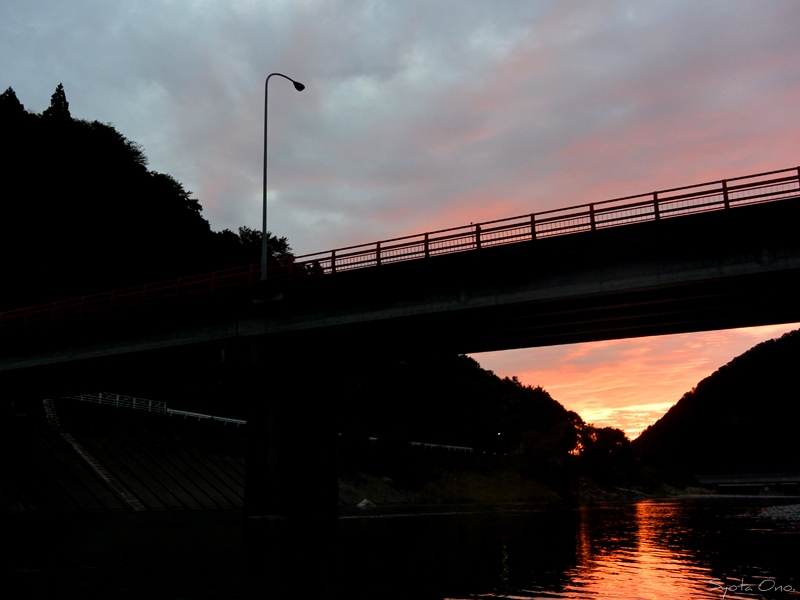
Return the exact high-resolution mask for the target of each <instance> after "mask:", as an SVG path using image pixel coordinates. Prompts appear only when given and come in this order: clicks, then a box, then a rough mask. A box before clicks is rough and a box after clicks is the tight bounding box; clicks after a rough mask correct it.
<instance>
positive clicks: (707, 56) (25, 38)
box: [0, 0, 800, 435]
mask: <svg viewBox="0 0 800 600" xmlns="http://www.w3.org/2000/svg"><path fill="white" fill-rule="evenodd" d="M798 23H800V2H797V1H795V0H789V1H779V0H771V1H770V2H763V1H753V2H737V1H734V0H722V1H716V2H715V1H711V0H709V1H704V2H698V1H697V0H687V1H673V2H670V1H666V0H665V1H659V2H646V3H645V2H626V1H613V0H609V1H604V2H589V1H583V2H569V1H563V0H560V1H554V2H545V1H541V2H536V1H528V0H526V1H523V2H513V1H505V2H489V1H485V2H470V1H465V0H457V1H456V0H454V1H437V0H419V1H411V0H408V1H403V2H377V1H375V2H369V1H365V2H356V1H352V2H337V1H334V0H319V1H316V0H291V1H288V0H287V1H256V0H228V1H226V2H212V1H210V0H115V1H114V2H108V1H107V0H71V1H70V2H64V1H63V0H29V1H26V2H19V1H18V0H0V56H2V60H1V61H0V88H1V89H5V88H6V87H8V86H11V87H13V88H14V90H15V91H16V92H17V95H18V97H19V99H20V100H21V101H22V102H23V103H24V104H25V107H26V108H27V109H29V110H32V111H36V112H40V111H42V110H43V109H45V108H46V107H47V106H48V104H49V100H50V95H51V93H52V92H53V90H54V89H55V87H56V85H57V84H58V83H59V82H62V83H63V84H64V87H65V89H66V94H67V98H68V100H69V102H70V109H71V111H72V114H73V116H75V117H79V118H87V119H97V120H100V121H104V122H111V123H113V124H114V125H115V126H116V127H117V128H118V129H119V130H120V131H121V132H122V133H123V134H125V135H126V136H128V137H129V138H131V139H133V140H135V141H137V142H139V143H140V144H142V146H143V147H144V150H145V152H146V153H147V155H148V156H149V158H150V168H152V169H154V170H156V171H161V172H166V173H169V174H171V175H173V176H175V177H176V178H177V179H178V180H179V181H181V182H182V183H183V184H184V185H185V186H186V187H187V189H189V190H192V191H193V192H194V194H195V196H196V197H197V198H198V199H199V200H200V202H201V203H202V205H203V207H204V211H205V212H204V214H205V216H206V218H208V220H209V221H210V223H211V226H212V228H213V229H216V230H220V229H223V228H226V227H227V228H232V229H235V228H237V227H238V226H239V225H249V226H252V227H258V226H259V224H260V210H261V160H262V154H261V152H262V144H263V140H262V133H263V102H264V98H263V84H264V83H263V82H264V78H265V77H266V75H267V74H269V73H270V72H273V71H278V72H282V73H285V74H287V75H289V76H291V77H294V78H296V79H298V80H299V81H302V82H303V83H304V84H306V86H307V88H306V90H305V91H304V92H302V93H298V92H296V91H295V90H294V89H293V88H292V86H291V85H290V84H289V83H288V82H286V81H284V80H281V79H273V80H272V81H271V82H270V104H269V107H270V135H269V141H270V145H269V147H270V164H269V169H270V195H269V198H270V208H269V211H270V212H269V222H270V225H269V227H270V229H271V230H272V231H273V232H275V233H277V234H279V235H285V236H287V237H288V238H289V241H290V243H291V245H292V246H293V248H294V250H295V252H296V253H298V254H303V253H308V252H314V251H319V250H325V249H328V248H332V247H336V246H343V245H351V244H356V243H360V242H368V241H371V240H375V239H381V238H388V237H395V236H399V235H403V234H410V233H416V232H420V231H425V230H432V229H438V228H442V227H448V226H456V225H461V224H465V223H469V222H476V221H482V220H487V219H493V218H500V217H506V216H512V215H515V214H523V213H529V212H533V211H540V210H545V209H549V208H555V207H560V206H567V205H570V204H578V203H583V202H589V201H597V200H603V199H607V198H610V197H615V196H624V195H629V194H635V193H643V192H649V191H653V190H658V189H663V188H668V187H674V186H679V185H684V184H691V183H696V182H701V181H707V180H714V179H720V178H723V177H733V176H737V175H745V174H748V173H754V172H759V171H767V170H773V169H780V168H785V167H792V166H797V165H798V164H800V152H798V140H800V118H799V117H798V110H799V109H800V60H798V58H800V35H798V33H797V26H798ZM788 329H792V327H790V326H785V327H784V326H781V327H775V328H769V329H759V330H741V331H729V332H717V333H701V334H694V335H680V336H668V337H663V338H650V339H642V340H628V341H615V342H603V343H598V344H587V345H578V346H565V347H556V348H545V349H534V350H519V351H514V352H504V353H495V354H493V355H478V356H476V358H478V360H479V361H480V362H481V363H482V364H483V365H484V366H486V367H487V368H491V369H493V370H495V371H496V372H497V373H498V374H501V375H511V374H516V375H518V376H520V378H521V379H522V380H523V381H524V382H526V383H532V384H541V385H542V386H544V387H545V388H546V389H548V390H549V391H550V392H551V393H552V394H553V396H554V397H555V398H556V399H558V400H560V401H561V402H563V403H564V404H566V405H567V406H568V407H570V408H572V409H575V410H577V411H578V412H579V413H580V414H581V415H582V416H583V417H584V418H585V419H586V420H587V421H594V422H595V423H596V424H616V425H618V426H621V427H623V428H625V430H626V431H627V432H628V433H629V434H631V435H635V434H636V433H637V432H638V431H639V430H640V429H641V428H642V426H643V425H644V424H647V423H649V422H652V421H653V420H655V418H657V416H660V414H662V413H663V412H664V410H666V408H667V407H668V406H669V405H670V404H672V403H674V402H675V401H677V400H678V399H679V398H680V396H681V395H682V394H683V393H684V392H685V391H687V390H688V389H690V388H691V387H692V386H693V385H694V384H696V383H697V381H699V379H701V378H702V377H705V376H707V375H709V374H710V373H711V372H713V370H715V369H716V368H718V367H719V366H721V365H722V364H724V363H725V362H727V361H728V360H730V359H731V358H733V357H734V356H735V355H737V354H739V353H741V352H742V351H744V350H746V349H747V348H748V347H750V346H751V345H752V344H754V343H756V342H758V341H762V340H763V339H767V338H769V337H773V336H774V335H778V334H780V333H782V332H783V331H786V330H788Z"/></svg>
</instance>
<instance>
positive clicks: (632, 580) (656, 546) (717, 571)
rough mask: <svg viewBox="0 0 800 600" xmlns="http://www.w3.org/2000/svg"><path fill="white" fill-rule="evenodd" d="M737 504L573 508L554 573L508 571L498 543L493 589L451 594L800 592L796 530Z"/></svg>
mask: <svg viewBox="0 0 800 600" xmlns="http://www.w3.org/2000/svg"><path fill="white" fill-rule="evenodd" d="M744 511H745V509H743V508H742V507H738V508H737V507H731V506H725V505H722V504H720V503H719V502H717V503H716V504H705V505H704V504H702V503H699V504H692V503H687V502H677V501H676V502H656V501H645V502H640V503H638V504H635V505H627V506H607V507H583V508H580V509H576V513H577V521H576V523H575V553H574V562H573V561H566V562H562V563H561V566H562V567H563V571H562V573H561V576H560V577H558V580H559V581H557V582H556V581H553V580H552V578H551V577H548V576H547V575H548V574H547V573H546V572H543V569H542V564H541V563H536V562H530V563H528V564H527V565H522V564H517V565H516V572H514V570H512V571H509V570H508V569H507V568H506V564H511V565H514V563H515V561H514V560H513V557H510V556H508V551H507V549H506V546H505V544H504V545H503V566H504V570H503V571H502V573H501V576H500V577H499V581H498V585H497V586H496V588H495V589H494V590H491V591H488V590H487V591H484V592H478V591H473V593H472V594H467V595H453V596H450V597H451V598H459V599H460V598H575V599H577V598H592V599H615V600H625V599H651V598H652V599H655V598H658V599H664V598H713V599H716V600H719V599H720V598H723V597H724V598H727V599H737V598H787V599H788V598H796V597H798V596H800V594H798V592H797V591H795V590H797V588H798V582H797V580H796V579H795V577H796V575H797V572H796V565H795V564H794V563H793V562H792V561H794V560H795V558H794V557H796V556H797V551H798V550H800V544H798V541H800V540H798V534H797V533H796V532H792V531H781V530H769V528H764V527H763V526H759V523H757V522H755V520H754V519H748V518H747V517H742V516H741V515H742V514H743V512H744ZM562 533H566V532H563V531H562ZM513 551H514V550H513V549H512V550H511V552H513ZM528 553H529V554H530V552H528ZM789 557H792V558H789ZM562 558H563V555H562ZM570 562H571V563H572V564H569V563H570ZM550 575H552V574H550Z"/></svg>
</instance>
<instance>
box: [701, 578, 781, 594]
mask: <svg viewBox="0 0 800 600" xmlns="http://www.w3.org/2000/svg"><path fill="white" fill-rule="evenodd" d="M708 584H709V585H710V586H711V589H712V590H718V591H720V592H722V597H723V598H725V597H726V596H727V595H728V592H733V593H735V592H745V593H746V592H794V591H795V589H794V588H793V587H792V586H791V585H789V584H784V585H779V584H778V583H777V582H776V581H775V580H774V579H762V580H761V581H759V582H758V583H757V584H756V583H745V582H744V577H742V579H741V580H739V583H734V584H729V583H721V582H719V581H713V580H712V581H709V582H708Z"/></svg>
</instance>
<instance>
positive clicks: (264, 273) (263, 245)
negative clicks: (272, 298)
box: [261, 73, 306, 281]
mask: <svg viewBox="0 0 800 600" xmlns="http://www.w3.org/2000/svg"><path fill="white" fill-rule="evenodd" d="M273 75H278V76H280V77H283V78H284V79H288V80H289V81H291V82H292V83H293V84H294V89H296V90H297V91H298V92H302V91H303V90H304V89H306V86H304V85H303V84H302V83H300V82H299V81H295V80H294V79H292V78H291V77H287V76H286V75H284V74H283V73H271V74H270V75H269V76H268V77H267V81H266V82H265V83H264V210H263V214H262V219H261V281H266V280H267V99H268V97H269V78H270V77H272V76H273Z"/></svg>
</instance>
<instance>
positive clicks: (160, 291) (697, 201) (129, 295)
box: [0, 167, 800, 328]
mask: <svg viewBox="0 0 800 600" xmlns="http://www.w3.org/2000/svg"><path fill="white" fill-rule="evenodd" d="M793 198H800V167H797V168H791V169H781V170H778V171H769V172H766V173H758V174H756V175H746V176H743V177H734V178H732V179H723V180H720V181H712V182H708V183H701V184H695V185H689V186H683V187H677V188H671V189H667V190H659V191H656V192H650V193H647V194H639V195H636V196H625V197H622V198H615V199H612V200H605V201H603V202H592V203H589V204H581V205H578V206H570V207H567V208H559V209H554V210H547V211H543V212H538V213H531V214H526V215H520V216H517V217H510V218H506V219H496V220H494V221H486V222H484V223H477V224H474V225H466V226H462V227H453V228H450V229H440V230H438V231H429V232H426V233H420V234H416V235H409V236H403V237H398V238H393V239H390V240H382V241H379V242H371V243H368V244H360V245H357V246H347V247H344V248H336V249H334V250H326V251H324V252H316V253H313V254H304V255H302V256H296V257H292V258H291V259H289V260H285V261H278V262H277V263H276V264H275V265H274V266H272V267H270V269H269V271H268V279H270V280H285V279H296V278H300V277H309V276H315V275H331V274H334V273H339V272H342V271H351V270H354V269H363V268H368V267H380V266H382V265H386V264H391V263H397V262H405V261H409V260H418V259H428V258H431V257H435V256H440V255H443V254H451V253H454V252H464V251H468V250H480V249H481V248H488V247H492V246H499V245H504V244H514V243H519V242H529V241H534V240H537V239H542V238H547V237H553V236H558V235H568V234H571V233H581V232H587V231H596V230H598V229H605V228H608V227H619V226H624V225H630V224H633V223H643V222H647V221H658V220H661V219H670V218H674V217H680V216H685V215H691V214H698V213H703V212H708V211H715V210H728V209H731V208H736V207H739V206H748V205H751V204H760V203H764V202H773V201H776V200H786V199H793ZM260 279H261V269H260V267H259V265H249V266H245V267H238V268H235V269H227V270H224V271H215V272H214V273H205V274H202V275H195V276H192V277H182V278H180V279H176V280H172V281H164V282H159V283H152V284H147V285H143V286H137V287H131V288H127V289H123V290H115V291H111V292H105V293H102V294H93V295H91V296H84V297H82V298H73V299H70V300H63V301H58V302H51V303H48V304H42V305H39V306H31V307H26V308H21V309H17V310H10V311H6V312H0V328H1V327H19V326H26V325H29V324H33V323H48V322H53V321H59V320H63V319H70V318H76V317H82V316H85V315H90V314H96V313H103V312H108V311H113V310H118V309H122V308H128V307H134V306H147V305H151V304H161V303H165V302H175V301H179V300H182V299H185V298H191V297H194V296H207V295H210V294H216V293H222V292H226V291H229V290H236V289H245V288H248V287H251V286H253V285H254V284H256V282H258V281H260Z"/></svg>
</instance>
